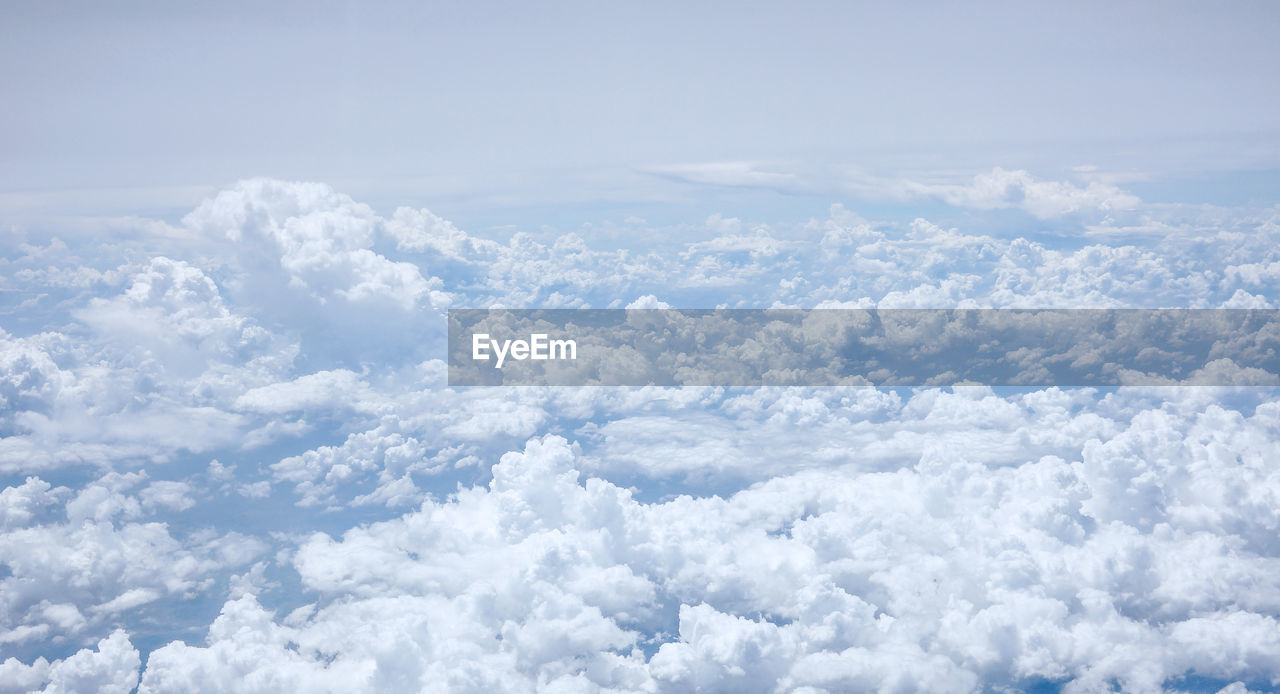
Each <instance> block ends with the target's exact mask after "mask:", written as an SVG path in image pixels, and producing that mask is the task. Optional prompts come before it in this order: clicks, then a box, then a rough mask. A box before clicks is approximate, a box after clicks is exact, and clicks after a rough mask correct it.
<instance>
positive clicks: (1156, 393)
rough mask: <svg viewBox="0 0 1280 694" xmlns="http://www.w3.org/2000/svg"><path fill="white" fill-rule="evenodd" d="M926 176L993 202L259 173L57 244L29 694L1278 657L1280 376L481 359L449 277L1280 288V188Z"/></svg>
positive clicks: (484, 283)
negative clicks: (631, 206) (682, 196)
mask: <svg viewBox="0 0 1280 694" xmlns="http://www.w3.org/2000/svg"><path fill="white" fill-rule="evenodd" d="M669 173H670V174H671V175H676V174H677V173H678V174H679V175H693V174H691V173H690V172H688V171H684V172H669ZM694 173H697V174H698V175H705V176H710V175H713V174H714V175H725V176H730V177H735V180H738V179H741V180H740V181H739V183H738V184H751V185H756V184H762V185H763V184H770V185H772V184H774V183H776V182H777V181H774V180H773V179H764V180H762V179H759V177H755V176H754V175H753V174H752V170H751V169H750V167H748V166H745V165H744V166H739V167H736V168H735V167H730V168H727V169H724V170H713V171H710V172H706V171H702V172H694ZM743 181H745V183H743ZM735 185H737V184H735ZM909 192H911V194H913V195H921V196H926V197H934V198H937V199H940V200H942V201H943V202H945V203H946V204H948V205H951V206H953V207H957V208H971V211H969V212H965V213H964V214H965V215H970V216H966V217H964V218H965V219H968V220H969V221H968V222H967V223H959V222H957V223H955V224H953V223H951V222H950V221H946V222H943V223H940V221H942V220H935V221H930V220H927V219H923V218H921V219H915V220H913V221H909V222H907V223H899V222H894V221H874V220H868V219H864V218H862V217H860V216H858V215H856V214H854V213H852V212H850V211H848V210H846V209H844V208H843V207H840V206H835V207H833V208H832V209H831V210H830V211H829V213H828V214H827V215H824V216H823V217H821V218H816V219H807V220H806V219H801V220H796V222H795V223H793V224H790V225H781V224H771V225H766V224H758V223H751V222H746V221H742V220H740V219H736V218H733V217H728V216H714V217H712V218H711V219H708V220H705V221H704V222H701V223H691V224H686V225H680V226H677V227H662V228H654V227H650V226H648V225H646V224H645V223H644V222H643V221H642V220H634V219H631V220H626V221H623V222H619V223H617V224H615V225H612V226H611V225H608V224H604V225H601V226H599V227H593V228H583V229H579V230H575V231H561V230H548V229H538V230H520V231H516V232H515V233H511V234H504V235H500V236H499V235H493V236H486V235H483V234H475V233H470V232H467V231H463V230H461V229H459V228H457V227H456V226H455V225H453V224H452V223H450V222H449V221H447V220H444V219H442V218H440V217H439V216H437V215H435V214H433V213H431V212H430V211H427V210H413V209H408V208H401V209H399V210H395V211H393V212H392V213H390V214H388V215H382V214H379V213H378V212H376V211H374V210H373V209H372V208H370V207H369V206H367V205H364V204H362V203H359V202H357V201H355V200H353V199H351V198H350V197H348V196H345V195H342V194H341V193H338V192H336V191H334V190H332V189H331V188H329V187H327V186H324V185H321V184H310V183H306V184H303V183H290V182H283V181H275V180H265V179H257V180H250V181H244V182H241V183H239V184H237V185H235V186H232V187H230V188H228V189H226V190H223V191H221V192H219V193H217V194H216V195H214V196H212V197H210V198H209V199H208V200H206V201H205V202H204V203H203V204H201V205H200V206H199V207H197V208H196V209H195V210H193V211H191V212H190V213H189V214H187V215H186V216H184V217H182V219H181V220H180V221H178V222H176V223H173V224H166V223H163V222H158V221H150V222H147V223H145V224H140V225H139V226H138V227H137V228H135V229H133V231H132V232H130V233H129V234H124V235H121V236H120V237H119V238H117V239H116V240H114V241H110V240H107V239H105V238H103V237H99V236H93V235H76V234H67V235H64V236H65V238H64V237H54V236H52V235H49V234H41V233H37V232H34V231H31V232H25V233H22V234H17V235H15V236H14V237H13V239H12V240H11V241H10V242H8V243H7V244H6V245H5V246H4V255H3V257H2V258H0V264H2V265H3V267H4V271H3V273H0V288H2V289H3V290H4V292H3V293H0V297H4V298H3V301H4V302H5V303H4V306H3V309H4V311H5V314H4V315H5V316H6V318H7V320H6V321H5V322H4V328H3V330H2V331H0V436H3V438H0V473H2V474H3V475H4V479H3V482H4V489H3V491H0V653H3V654H4V657H3V658H2V659H0V691H14V692H19V691H21V692H26V691H46V692H59V691H89V690H98V691H121V692H128V691H131V690H132V689H134V688H135V687H136V688H137V690H138V691H139V692H189V691H242V692H275V691H303V690H305V691H335V692H336V691H344V692H346V691H390V692H399V691H403V692H416V691H477V692H478V691H521V692H526V691H548V692H570V691H572V692H587V691H618V692H622V691H648V692H660V691H805V692H819V691H829V692H839V691H895V692H906V691H920V692H924V691H956V692H968V691H1025V690H1037V691H1044V690H1045V688H1048V689H1049V690H1053V691H1064V692H1097V691H1116V690H1121V691H1133V692H1147V691H1203V690H1212V691H1216V690H1217V689H1219V688H1226V689H1225V691H1229V692H1232V693H1233V694H1235V693H1238V692H1243V691H1246V690H1252V691H1268V690H1274V689H1275V688H1277V687H1280V658H1277V654H1280V621H1278V620H1280V579H1277V576H1280V541H1277V539H1276V538H1277V537H1280V471H1278V470H1277V468H1276V465H1275V460H1274V459H1275V447H1276V442H1277V441H1280V407H1278V406H1277V397H1276V392H1275V391H1274V390H1273V389H1269V388H1242V389H1225V388H1208V387H1204V388H1183V389H1175V388H1121V389H1103V390H1094V389H1066V390H1061V389H1056V388H1050V389H1041V390H1035V389H1005V390H994V391H993V390H991V389H987V388H977V387H972V388H956V389H954V390H940V389H911V390H908V389H872V388H830V389H822V388H813V389H806V388H765V389H718V388H685V389H663V388H634V389H611V388H510V389H493V390H481V389H449V388H447V387H446V386H445V366H444V363H443V361H442V360H443V357H444V354H445V352H444V344H445V343H444V331H445V328H446V323H445V318H444V311H445V309H447V308H449V307H451V306H483V307H488V306H507V307H538V308H558V307H598V308H603V307H617V308H621V307H624V306H631V307H635V308H659V307H663V306H680V307H715V306H728V307H806V308H810V307H840V306H842V307H881V308H894V307H940V308H951V307H1061V308H1088V307H1193V308H1218V307H1245V306H1250V307H1273V306H1275V302H1276V301H1277V300H1278V299H1280V286H1278V283H1280V250H1277V249H1280V225H1278V224H1277V219H1278V217H1277V212H1276V210H1275V209H1274V208H1270V209H1265V208H1264V209H1254V208H1250V209H1243V208H1241V209H1216V208H1215V209H1194V210H1191V209H1187V208H1181V207H1176V206H1168V205H1151V204H1146V203H1143V202H1142V201H1141V200H1138V199H1137V198H1136V197H1134V196H1132V195H1131V194H1129V193H1126V192H1124V191H1123V190H1120V189H1119V188H1115V187H1114V186H1112V185H1111V184H1107V183H1103V182H1099V183H1096V184H1092V183H1090V184H1076V183H1070V182H1051V181H1043V180H1040V179H1036V178H1034V177H1031V176H1030V175H1029V174H1026V173H1025V172H1017V171H1014V172H1010V171H1006V170H1001V169H996V170H993V171H991V172H989V173H982V174H979V175H978V176H977V177H976V178H975V179H973V181H972V182H971V183H969V184H963V185H956V186H951V185H950V184H947V185H945V186H941V187H939V186H933V187H927V188H920V189H918V190H916V189H912V191H909ZM1010 214H1017V215H1022V217H1019V218H1018V219H1023V220H1040V221H1036V222H1033V224H1035V225H1036V226H1035V229H1036V230H1037V231H1036V232H1035V233H1031V232H1027V233H1009V232H1007V231H1002V230H1003V229H1005V228H1006V226H1005V225H1006V224H1007V221H1008V218H1007V217H1003V216H1002V215H1010ZM988 222H989V224H988ZM143 663H145V667H144V665H143Z"/></svg>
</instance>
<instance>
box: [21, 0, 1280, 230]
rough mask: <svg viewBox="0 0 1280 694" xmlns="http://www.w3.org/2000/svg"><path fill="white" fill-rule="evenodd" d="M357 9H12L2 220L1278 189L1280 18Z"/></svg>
mask: <svg viewBox="0 0 1280 694" xmlns="http://www.w3.org/2000/svg"><path fill="white" fill-rule="evenodd" d="M366 5H367V4H365V3H358V4H357V3H347V4H343V3H325V2H322V3H289V2H285V3H270V4H265V5H264V4H262V3H235V2H232V3H210V4H208V5H202V6H200V7H193V6H189V5H188V6H181V5H180V6H174V5H172V4H171V3H124V4H122V5H119V6H113V7H111V8H106V7H100V6H98V5H96V4H92V3H56V2H55V3H39V4H22V5H14V6H12V7H10V8H8V9H7V10H6V15H7V19H6V22H5V27H4V28H3V29H0V31H3V32H5V40H4V41H3V46H2V47H0V51H4V54H3V57H2V59H0V65H2V66H3V67H0V75H2V76H0V80H3V81H2V82H0V84H2V85H3V89H4V92H5V94H6V95H8V97H9V98H8V99H7V101H8V103H9V106H8V107H7V108H6V109H4V113H3V115H0V119H3V120H0V126H2V129H3V133H4V134H3V138H4V147H3V151H4V162H5V165H4V169H3V175H2V177H0V193H2V194H3V195H4V196H5V197H4V198H3V200H4V204H5V207H6V208H8V209H9V210H10V211H11V212H33V211H46V212H55V213H56V212H61V211H65V210H67V209H71V207H72V205H74V207H75V208H76V209H78V210H83V211H84V212H85V213H97V212H100V211H104V210H105V211H107V212H108V213H120V212H122V211H128V209H129V206H135V207H134V209H136V206H137V205H139V204H142V201H143V200H148V199H154V200H166V201H170V202H171V203H172V204H173V205H174V206H175V207H177V208H184V209H186V208H190V207H191V206H193V205H194V204H196V203H197V202H199V200H200V199H202V197H203V195H206V194H208V192H210V190H211V187H214V186H220V185H225V184H227V183H230V182H234V181H235V180H238V179H240V178H244V177H250V176H272V177H277V178H283V179H290V180H322V181H326V182H330V183H332V184H335V185H339V186H341V187H343V189H344V190H347V191H349V192H351V193H352V194H363V195H365V196H366V197H378V198H379V200H378V202H381V203H384V204H424V205H425V204H426V203H428V202H432V201H434V202H436V204H437V206H438V205H439V204H441V203H444V204H448V205H450V206H451V207H457V208H458V209H459V212H460V213H462V212H466V213H467V214H469V215H472V214H474V215H476V216H477V217H479V215H480V213H479V212H478V211H477V208H492V207H495V206H496V207H505V206H532V205H537V204H544V205H545V204H554V205H559V206H567V205H577V206H584V205H589V204H591V203H597V204H601V203H615V204H616V203H619V202H622V203H631V204H633V205H637V206H639V205H643V204H644V203H646V202H652V201H653V200H654V199H655V198H656V199H658V200H669V199H671V198H673V197H679V196H680V195H686V196H695V197H696V196H699V195H701V191H698V190H693V191H690V190H689V187H688V186H689V183H688V182H687V181H684V182H683V183H684V185H672V183H673V182H672V181H671V179H670V178H669V177H668V178H665V179H664V178H662V177H661V176H656V177H655V175H654V174H655V173H660V172H662V171H665V170H668V169H670V168H671V167H691V166H712V167H714V166H716V165H723V164H725V163H737V164H742V163H747V164H751V165H754V166H757V167H761V168H764V169H766V170H770V171H774V172H777V173H784V174H785V173H794V174H806V173H808V174H810V176H808V178H817V179H820V181H821V183H818V182H815V181H811V180H806V181H805V182H804V185H803V186H802V188H803V189H804V190H806V191H808V190H812V189H815V188H816V189H818V192H822V193H830V192H832V189H835V191H836V192H839V193H840V194H842V195H844V196H848V197H854V194H852V193H849V192H847V190H846V189H847V186H846V185H845V184H846V183H847V181H845V180H836V179H839V178H841V177H840V176H833V173H838V172H841V171H843V178H844V179H848V178H854V179H857V178H858V177H863V176H870V177H875V176H886V175H887V176H896V175H903V174H908V173H911V174H916V175H923V176H947V175H954V174H956V173H968V174H972V173H974V172H977V171H979V170H982V169H987V168H990V167H992V166H997V165H998V166H1004V167H1006V168H1010V167H1012V168H1030V169H1031V170H1033V171H1037V172H1039V173H1041V174H1043V175H1055V176H1057V175H1062V174H1063V173H1069V172H1070V170H1071V169H1072V168H1073V167H1078V166H1095V167H1099V169H1100V171H1102V172H1103V173H1107V174H1110V175H1114V176H1128V177H1131V178H1154V179H1158V180H1166V179H1173V180H1177V179H1182V178H1187V177H1191V178H1197V179H1203V178H1206V177H1212V176H1215V175H1221V174H1228V173H1240V172H1246V173H1252V174H1254V175H1259V176H1264V177H1265V178H1264V180H1266V181H1267V182H1268V183H1270V184H1274V183H1275V176H1274V173H1275V171H1276V170H1277V169H1280V132H1278V130H1277V126H1276V120H1275V118H1274V113H1275V112H1276V110H1277V108H1278V107H1280V103H1277V101H1278V98H1277V95H1276V88H1275V85H1274V82H1275V81H1274V75H1275V74H1276V72H1277V71H1278V70H1280V49H1277V48H1276V46H1275V42H1274V41H1273V40H1272V38H1273V36H1274V34H1275V31H1276V29H1277V28H1280V11H1277V10H1276V8H1275V6H1274V4H1272V3H1265V2H1257V3H1248V2H1245V3H1222V4H1220V5H1215V6H1212V7H1210V6H1205V5H1203V4H1200V3H1177V2H1175V3H1070V4H1065V3H1063V4H1057V5H1052V4H1047V3H1033V4H1027V5H1011V4H1008V3H966V4H964V5H956V4H954V3H920V4H913V5H908V6H902V7H899V6H897V5H889V4H887V3H885V4H881V3H801V4H799V5H797V6H795V7H794V8H790V7H783V6H780V5H777V4H774V3H738V4H732V5H730V4H720V3H665V4H664V3H658V4H646V5H645V6H643V7H641V6H638V5H624V4H620V3H619V4H599V3H547V4H540V5H537V6H520V5H515V4H494V3H402V4H401V3H373V4H372V5H368V6H366ZM721 178H723V177H721ZM719 182H724V183H727V184H728V185H734V184H735V183H740V181H735V180H733V179H729V180H727V181H725V180H720V181H719ZM701 183H702V184H703V185H705V184H706V179H705V178H704V179H702V180H701ZM762 185H765V186H768V183H767V182H764V183H762ZM104 189H106V190H107V191H110V192H107V193H95V192H94V191H102V190H104ZM121 189H124V190H121ZM130 191H139V192H130ZM50 196H52V197H50ZM117 196H119V199H120V200H122V201H127V202H113V200H115V199H116V197H117ZM861 197H863V198H872V199H876V198H883V197H884V195H883V194H880V193H879V192H878V191H874V190H872V191H862V193H861ZM383 198H385V200H384V199H383ZM1211 201H1213V200H1208V199H1207V200H1203V201H1202V202H1211ZM50 208H53V209H52V210H50ZM122 208H123V209H122ZM624 216H625V215H624ZM485 221H488V220H485Z"/></svg>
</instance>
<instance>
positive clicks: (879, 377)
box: [449, 309, 1280, 386]
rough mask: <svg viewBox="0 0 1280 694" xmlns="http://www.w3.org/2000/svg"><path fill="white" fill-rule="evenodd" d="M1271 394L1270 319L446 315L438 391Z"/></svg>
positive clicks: (1104, 312) (1069, 312)
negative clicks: (981, 389)
mask: <svg viewBox="0 0 1280 694" xmlns="http://www.w3.org/2000/svg"><path fill="white" fill-rule="evenodd" d="M979 384H980V385H990V386H1052V385H1057V386H1120V385H1147V386H1150V385H1231V386H1239V385H1265V386H1273V385H1280V311H1276V310H1254V309H1239V310H1237V309H1097V310H1095V309H1080V310H1077V309H954V310H941V309H938V310H935V309H883V310H878V309H867V310H862V309H813V310H801V309H759V310H756V309H716V310H709V309H696V310H684V309H661V310H659V309H584V310H576V309H529V310H510V309H452V310H450V311H449V385H451V386H584V385H600V386H644V385H659V386H761V385H799V386H835V385H860V386H952V385H979Z"/></svg>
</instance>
